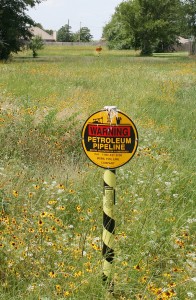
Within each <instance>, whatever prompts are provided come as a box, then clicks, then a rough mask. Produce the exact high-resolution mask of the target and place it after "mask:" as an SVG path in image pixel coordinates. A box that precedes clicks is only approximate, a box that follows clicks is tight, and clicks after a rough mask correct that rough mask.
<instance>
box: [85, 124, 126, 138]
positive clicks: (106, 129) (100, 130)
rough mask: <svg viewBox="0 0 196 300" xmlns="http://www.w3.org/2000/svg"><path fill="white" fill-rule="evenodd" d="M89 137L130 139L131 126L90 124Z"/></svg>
mask: <svg viewBox="0 0 196 300" xmlns="http://www.w3.org/2000/svg"><path fill="white" fill-rule="evenodd" d="M88 135H89V136H100V137H130V135H131V126H112V125H111V126H107V125H100V124H98V125H93V124H92V125H91V124H88Z"/></svg>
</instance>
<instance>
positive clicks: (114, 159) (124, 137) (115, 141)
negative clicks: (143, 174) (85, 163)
mask: <svg viewBox="0 0 196 300" xmlns="http://www.w3.org/2000/svg"><path fill="white" fill-rule="evenodd" d="M137 145H138V132H137V129H136V127H135V125H134V123H133V121H132V120H131V119H130V118H129V117H128V116H127V115H126V114H124V113H122V112H121V111H119V110H117V109H116V106H105V107H104V109H103V110H101V111H98V112H96V113H94V114H92V115H91V116H90V117H89V118H88V119H87V120H86V122H85V124H84V126H83V129H82V146H83V149H84V151H85V153H86V155H87V156H88V158H89V159H90V160H91V161H92V162H93V163H95V164H96V165H97V166H99V167H102V168H105V169H115V168H118V167H120V166H122V165H124V164H126V163H127V162H128V161H129V160H130V159H131V158H132V157H133V155H134V154H135V152H136V149H137Z"/></svg>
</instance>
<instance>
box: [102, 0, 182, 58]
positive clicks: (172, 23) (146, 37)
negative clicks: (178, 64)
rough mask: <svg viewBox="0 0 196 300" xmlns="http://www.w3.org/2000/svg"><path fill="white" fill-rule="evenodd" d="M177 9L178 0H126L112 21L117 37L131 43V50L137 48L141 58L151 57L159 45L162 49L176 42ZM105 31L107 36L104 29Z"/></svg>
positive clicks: (177, 30)
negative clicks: (115, 25) (142, 56)
mask: <svg viewBox="0 0 196 300" xmlns="http://www.w3.org/2000/svg"><path fill="white" fill-rule="evenodd" d="M179 9H180V0H127V1H124V2H122V3H121V4H120V5H119V6H118V7H117V8H116V11H115V14H114V16H113V17H112V20H111V22H113V19H115V22H114V24H118V26H119V31H118V35H119V36H120V35H121V36H124V37H125V38H126V40H130V47H131V46H132V47H134V48H135V49H136V50H137V49H140V50H141V55H151V54H152V52H153V51H154V49H155V48H156V47H157V46H158V45H160V44H161V45H162V47H163V48H165V46H166V45H171V44H173V43H175V42H176V40H177V37H178V34H179V32H180V29H179V22H178V16H179ZM106 26H107V25H106ZM104 32H105V36H106V37H107V30H106V29H105V28H104ZM123 32H124V33H123ZM122 33H123V34H122ZM114 38H115V34H114V32H113V40H114Z"/></svg>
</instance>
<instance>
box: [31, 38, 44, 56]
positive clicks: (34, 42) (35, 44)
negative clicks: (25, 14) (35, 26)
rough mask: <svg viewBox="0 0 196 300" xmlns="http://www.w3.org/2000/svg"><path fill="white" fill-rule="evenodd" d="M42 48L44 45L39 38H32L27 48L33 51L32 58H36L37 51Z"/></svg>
mask: <svg viewBox="0 0 196 300" xmlns="http://www.w3.org/2000/svg"><path fill="white" fill-rule="evenodd" d="M43 47H44V43H43V40H42V38H41V37H40V36H35V37H33V38H32V39H31V41H30V43H29V48H30V49H31V50H32V51H33V57H34V58H35V57H37V56H38V53H37V51H38V50H41V49H43Z"/></svg>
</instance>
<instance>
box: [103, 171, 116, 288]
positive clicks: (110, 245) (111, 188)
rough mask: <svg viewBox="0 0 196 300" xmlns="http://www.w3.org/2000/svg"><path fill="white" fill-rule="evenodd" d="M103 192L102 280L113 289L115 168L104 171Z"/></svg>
mask: <svg viewBox="0 0 196 300" xmlns="http://www.w3.org/2000/svg"><path fill="white" fill-rule="evenodd" d="M103 180H104V194H103V237H102V241H103V248H102V254H103V259H104V261H103V281H104V282H106V284H107V285H109V287H110V291H113V283H112V280H111V270H112V263H113V260H114V233H115V220H114V204H115V187H116V174H115V170H106V171H105V172H104V177H103Z"/></svg>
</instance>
